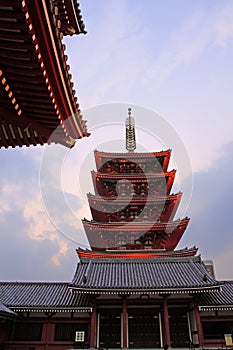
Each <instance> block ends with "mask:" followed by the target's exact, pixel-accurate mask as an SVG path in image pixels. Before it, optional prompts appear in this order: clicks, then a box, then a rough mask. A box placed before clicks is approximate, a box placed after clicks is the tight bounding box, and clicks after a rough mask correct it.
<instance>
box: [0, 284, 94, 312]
mask: <svg viewBox="0 0 233 350" xmlns="http://www.w3.org/2000/svg"><path fill="white" fill-rule="evenodd" d="M0 300H1V302H2V303H3V304H4V305H5V306H7V308H10V309H11V310H14V311H16V312H20V311H21V312H26V311H32V312H39V311H44V312H48V311H55V312H61V311H67V312H68V311H75V312H78V311H90V310H91V306H90V301H89V299H88V298H87V297H83V296H81V295H77V294H72V293H71V292H70V290H69V289H68V283H55V282H54V283H46V282H44V283H43V282H41V283H36V282H0Z"/></svg>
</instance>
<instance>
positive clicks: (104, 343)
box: [99, 310, 121, 349]
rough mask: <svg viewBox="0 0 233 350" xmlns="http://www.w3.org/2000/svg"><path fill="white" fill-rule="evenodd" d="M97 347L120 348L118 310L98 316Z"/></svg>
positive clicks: (119, 317) (119, 314)
mask: <svg viewBox="0 0 233 350" xmlns="http://www.w3.org/2000/svg"><path fill="white" fill-rule="evenodd" d="M99 347H100V348H104V349H111V348H114V349H120V348H121V313H120V311H119V310H117V311H115V312H113V311H104V312H101V314H100V316H99Z"/></svg>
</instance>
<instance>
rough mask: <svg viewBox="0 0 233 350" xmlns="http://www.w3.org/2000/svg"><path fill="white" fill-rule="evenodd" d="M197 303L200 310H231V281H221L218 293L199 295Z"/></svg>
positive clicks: (232, 304) (232, 296)
mask: <svg viewBox="0 0 233 350" xmlns="http://www.w3.org/2000/svg"><path fill="white" fill-rule="evenodd" d="M197 304H198V305H199V308H200V309H201V310H208V309H209V310H210V309H212V310H213V309H216V310H217V309H228V310H233V281H229V282H223V286H222V288H221V291H220V292H218V293H208V294H202V295H200V296H199V298H198V302H197Z"/></svg>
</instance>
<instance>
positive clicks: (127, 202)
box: [87, 192, 182, 222]
mask: <svg viewBox="0 0 233 350" xmlns="http://www.w3.org/2000/svg"><path fill="white" fill-rule="evenodd" d="M87 197H88V202H89V206H90V209H91V213H92V217H93V219H94V220H95V221H105V222H107V221H108V214H111V213H113V207H115V209H114V211H115V212H117V213H120V212H121V211H122V210H124V209H125V208H126V207H137V206H138V207H142V206H143V207H144V209H145V208H148V207H151V206H153V207H154V210H156V206H160V207H159V211H160V215H159V219H160V220H159V221H165V222H167V221H170V220H173V218H174V216H175V214H176V211H177V209H178V206H179V203H180V200H181V197H182V193H181V192H179V193H176V194H172V195H168V196H162V197H155V196H154V197H152V196H146V197H144V198H141V197H140V196H138V197H136V196H135V197H132V198H130V199H129V198H127V197H126V198H125V196H118V197H106V196H105V197H104V196H97V195H92V194H90V193H89V194H88V195H87ZM109 207H110V208H111V209H110V211H109V210H108V208H109ZM165 208H166V209H165ZM144 209H143V210H144ZM148 220H150V219H148Z"/></svg>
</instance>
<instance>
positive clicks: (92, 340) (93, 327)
mask: <svg viewBox="0 0 233 350" xmlns="http://www.w3.org/2000/svg"><path fill="white" fill-rule="evenodd" d="M95 330H96V304H94V306H93V310H92V314H91V334H90V348H92V349H94V347H95Z"/></svg>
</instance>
